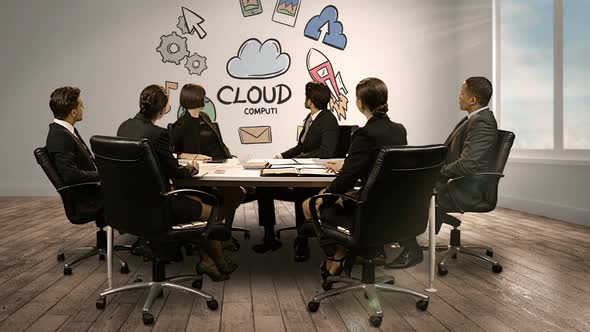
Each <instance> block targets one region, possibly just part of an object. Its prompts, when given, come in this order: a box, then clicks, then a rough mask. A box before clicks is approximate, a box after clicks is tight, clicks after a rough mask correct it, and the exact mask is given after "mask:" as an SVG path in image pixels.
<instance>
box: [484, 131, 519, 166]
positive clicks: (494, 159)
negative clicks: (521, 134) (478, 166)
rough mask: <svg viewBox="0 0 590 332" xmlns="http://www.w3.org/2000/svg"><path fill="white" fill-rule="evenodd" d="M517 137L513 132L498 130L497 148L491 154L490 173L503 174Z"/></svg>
mask: <svg viewBox="0 0 590 332" xmlns="http://www.w3.org/2000/svg"><path fill="white" fill-rule="evenodd" d="M514 139H515V135H514V133H513V132H510V131H506V130H498V136H497V140H496V146H495V149H494V151H493V153H490V159H489V167H490V168H489V171H490V172H496V173H502V172H504V167H505V166H506V162H507V161H508V156H509V155H510V150H511V149H512V144H514Z"/></svg>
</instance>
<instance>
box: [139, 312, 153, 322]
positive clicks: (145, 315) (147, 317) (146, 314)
mask: <svg viewBox="0 0 590 332" xmlns="http://www.w3.org/2000/svg"><path fill="white" fill-rule="evenodd" d="M142 318H143V324H145V325H150V324H152V323H153V322H154V315H152V314H150V313H149V312H144V313H143V317H142Z"/></svg>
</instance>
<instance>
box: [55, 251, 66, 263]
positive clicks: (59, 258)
mask: <svg viewBox="0 0 590 332" xmlns="http://www.w3.org/2000/svg"><path fill="white" fill-rule="evenodd" d="M65 260H66V255H65V254H63V253H62V254H57V261H58V262H63V261H65Z"/></svg>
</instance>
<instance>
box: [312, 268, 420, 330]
mask: <svg viewBox="0 0 590 332" xmlns="http://www.w3.org/2000/svg"><path fill="white" fill-rule="evenodd" d="M333 283H343V284H345V285H344V286H342V287H339V288H334V289H330V288H331V285H332V284H333ZM393 283H394V278H393V277H392V276H384V277H380V278H376V279H375V282H374V283H364V282H363V281H362V280H360V279H357V278H351V277H341V276H330V277H328V278H327V279H326V281H325V282H324V284H323V285H322V287H323V288H324V290H326V292H324V293H321V294H318V295H316V296H315V297H314V298H313V299H312V300H311V301H310V302H309V303H308V305H307V309H308V310H309V311H310V312H316V311H317V310H318V309H319V307H320V301H321V300H323V299H326V298H329V297H332V296H335V295H338V294H343V293H347V292H355V291H363V293H364V295H365V299H367V301H369V303H370V304H371V305H370V306H371V307H372V308H373V309H375V313H374V314H373V315H371V316H370V318H369V321H370V323H371V325H372V326H374V327H379V326H380V325H381V322H382V321H383V310H382V309H381V302H380V301H379V297H378V296H377V291H384V292H393V293H401V294H407V295H412V296H415V297H418V298H420V300H419V301H418V302H417V303H416V307H417V308H418V309H420V310H422V311H424V310H426V309H427V308H428V301H429V299H430V298H429V297H428V295H424V294H422V293H419V292H416V291H413V290H411V289H407V288H401V287H397V286H394V285H393Z"/></svg>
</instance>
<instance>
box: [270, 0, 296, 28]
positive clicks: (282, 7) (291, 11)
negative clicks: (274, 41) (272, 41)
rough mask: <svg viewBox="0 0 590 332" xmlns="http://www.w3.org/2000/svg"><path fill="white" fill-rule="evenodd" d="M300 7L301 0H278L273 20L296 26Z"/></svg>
mask: <svg viewBox="0 0 590 332" xmlns="http://www.w3.org/2000/svg"><path fill="white" fill-rule="evenodd" d="M300 7H301V0H277V3H276V5H275V10H274V11H273V13H272V20H273V21H274V22H277V23H280V24H283V25H287V26H290V27H295V24H296V23H297V16H298V15H299V8H300Z"/></svg>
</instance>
